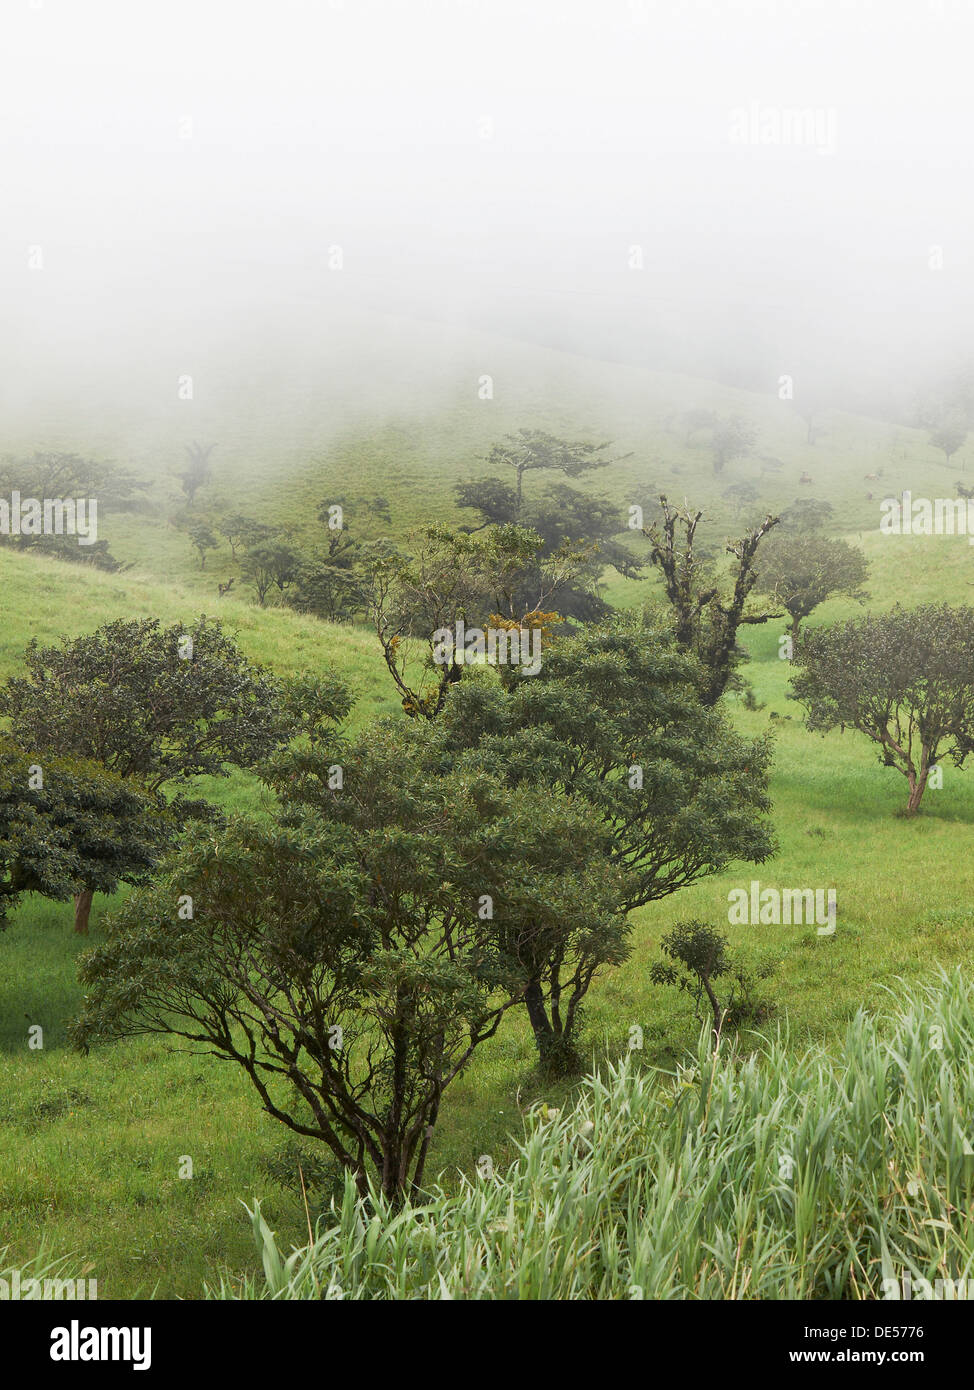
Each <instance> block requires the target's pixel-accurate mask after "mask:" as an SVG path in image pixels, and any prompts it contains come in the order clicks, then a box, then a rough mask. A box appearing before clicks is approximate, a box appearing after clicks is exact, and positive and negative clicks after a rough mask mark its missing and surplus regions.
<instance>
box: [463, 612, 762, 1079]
mask: <svg viewBox="0 0 974 1390" xmlns="http://www.w3.org/2000/svg"><path fill="white" fill-rule="evenodd" d="M699 684H700V671H699V666H698V663H697V662H696V661H695V659H694V658H693V657H692V656H689V655H687V654H686V653H684V652H682V651H680V650H679V648H678V647H677V646H676V644H675V642H674V639H673V636H672V634H671V633H669V632H668V631H666V630H665V629H662V628H654V627H650V626H647V625H645V624H641V623H638V622H637V621H635V620H634V619H633V618H631V617H628V616H627V617H626V618H625V619H619V620H617V621H615V622H612V623H610V624H605V625H601V626H598V627H588V628H586V630H585V631H584V633H581V634H579V635H577V636H570V637H565V638H559V639H558V640H557V641H555V642H554V643H552V645H551V646H550V648H549V650H548V653H547V655H546V657H545V661H544V664H543V666H542V669H541V671H540V672H539V673H538V674H537V675H536V676H519V675H517V674H515V677H514V680H513V682H512V684H511V686H510V688H509V689H504V688H503V687H501V686H500V685H499V684H498V683H497V682H496V681H493V680H490V679H489V678H488V677H487V676H486V675H485V676H482V677H478V678H475V679H471V680H469V681H464V682H463V684H462V685H459V686H456V687H455V688H454V689H453V690H452V691H451V692H450V696H449V699H448V700H447V702H446V704H445V707H444V710H443V714H442V716H441V721H440V722H441V726H442V733H443V737H444V740H445V746H446V749H447V750H450V751H451V752H452V755H453V756H466V755H467V754H468V753H469V752H470V751H471V750H475V751H476V753H477V756H478V758H479V760H480V762H481V765H482V766H484V767H486V768H491V769H497V770H498V771H499V772H501V773H502V774H503V776H504V777H505V778H506V779H507V780H508V781H509V782H510V783H511V784H512V785H513V786H517V787H520V786H525V785H527V786H533V787H543V788H548V789H550V790H551V792H552V794H554V793H556V792H561V793H564V794H565V795H566V796H569V797H572V798H574V799H575V800H577V801H579V802H584V803H587V804H588V805H589V806H590V807H591V808H592V810H593V811H594V813H595V814H596V816H597V817H598V819H599V820H600V822H601V823H602V825H603V826H604V828H605V830H606V832H607V838H606V841H605V845H606V867H607V869H611V870H617V871H619V872H620V873H621V874H622V876H623V885H622V898H621V902H622V906H623V907H624V908H625V909H626V911H629V910H631V909H633V908H636V907H642V906H644V905H645V904H647V903H650V902H656V901H658V900H660V899H661V898H664V897H668V896H669V895H670V894H671V893H675V892H677V891H678V890H679V889H681V888H684V887H686V886H687V885H689V884H691V883H694V882H696V881H697V880H698V879H700V878H702V877H705V876H706V875H708V874H711V873H715V872H718V871H719V870H720V869H721V868H722V867H724V866H725V865H726V864H727V863H729V862H730V861H731V860H734V859H743V860H747V861H749V862H752V863H762V862H763V861H764V860H765V859H767V858H768V857H769V856H770V854H771V853H772V852H773V849H774V840H773V836H772V834H771V832H770V829H769V827H768V825H767V822H766V820H765V816H766V813H767V812H768V810H769V809H770V801H769V798H768V770H769V766H770V759H771V752H770V745H769V744H768V743H767V742H766V741H764V740H756V741H754V742H750V741H748V740H745V739H742V738H740V737H739V736H738V735H737V734H736V733H735V732H734V731H733V729H732V728H731V726H730V724H729V723H728V721H727V720H726V719H725V717H724V716H723V714H722V713H721V712H719V711H718V710H715V709H708V708H706V707H705V706H704V705H703V704H702V703H701V700H700V695H699ZM589 983H590V979H589V977H588V974H587V967H586V966H585V965H584V960H583V954H582V953H576V955H575V958H574V960H569V959H568V958H566V956H565V955H564V954H563V953H561V952H560V951H559V950H557V949H552V950H550V951H547V952H546V953H540V952H539V953H538V954H537V955H536V956H535V958H534V966H533V970H532V973H531V976H530V980H529V983H528V987H527V989H526V991H525V1004H526V1007H527V1010H528V1015H529V1018H530V1020H531V1026H532V1029H533V1030H534V1034H535V1041H536V1044H537V1047H538V1052H539V1055H540V1057H541V1059H542V1062H544V1061H545V1060H546V1058H547V1057H548V1056H554V1057H555V1058H558V1057H559V1054H562V1055H563V1056H564V1055H567V1056H568V1058H569V1059H571V1056H572V1045H573V1036H572V1028H571V1026H570V1024H568V1023H567V1022H566V1018H565V1009H564V1005H565V1002H566V1000H568V999H571V1000H574V1001H576V1002H575V1010H576V1012H577V1008H578V1003H579V1002H580V1000H581V999H582V998H583V997H584V994H585V992H586V990H587V988H588V984H589Z"/></svg>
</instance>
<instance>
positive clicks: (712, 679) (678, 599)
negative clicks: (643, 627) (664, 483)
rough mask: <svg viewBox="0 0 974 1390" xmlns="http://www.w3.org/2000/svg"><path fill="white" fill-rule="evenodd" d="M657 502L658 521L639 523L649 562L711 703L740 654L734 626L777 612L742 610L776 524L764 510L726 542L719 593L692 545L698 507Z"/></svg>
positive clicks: (678, 636)
mask: <svg viewBox="0 0 974 1390" xmlns="http://www.w3.org/2000/svg"><path fill="white" fill-rule="evenodd" d="M660 507H661V509H662V513H663V522H662V526H660V525H659V524H658V523H657V522H654V523H653V525H652V526H650V527H648V528H646V527H644V528H643V534H644V535H645V536H647V538H648V539H649V540H650V542H651V543H652V550H651V554H650V558H651V560H652V562H653V564H654V565H658V566H659V568H660V569H661V570H662V573H663V583H664V587H665V592H666V598H667V601H668V603H669V605H670V609H671V614H672V619H673V625H674V631H675V633H676V640H677V642H678V643H679V644H680V646H681V647H682V648H683V650H684V651H687V652H692V653H693V654H694V655H695V656H696V657H697V658H698V659H699V661H700V663H701V665H702V667H703V672H702V686H701V698H702V699H703V702H704V704H705V705H708V706H709V705H715V704H716V703H717V701H718V700H719V699H720V697H721V695H723V693H724V691H725V690H726V689H727V685H728V683H729V681H730V680H731V677H732V675H733V671H734V668H735V666H736V665H738V664H739V662H740V661H741V659H742V655H743V654H742V653H741V652H740V650H739V649H738V647H737V633H738V629H739V628H740V627H742V626H744V625H747V624H753V623H766V622H768V621H769V620H770V619H771V618H776V617H780V616H781V615H780V614H778V613H755V612H749V611H747V610H746V603H747V599H748V596H749V594H750V592H751V590H752V589H753V588H754V585H755V583H756V582H757V577H758V576H757V572H756V570H755V568H754V560H755V556H756V555H757V552H758V547H759V545H760V544H761V541H762V540H763V538H764V537H765V536H766V535H767V534H768V532H769V531H770V530H771V529H772V528H773V527H775V526H777V525H778V517H775V516H768V517H767V518H766V519H765V520H764V521H763V522H762V523H761V525H760V526H756V527H754V528H752V529H751V530H750V531H748V532H747V533H746V534H745V535H744V536H742V537H741V539H740V540H739V541H733V542H728V543H727V545H726V547H725V549H726V551H727V554H728V555H731V556H733V557H734V559H735V560H736V562H737V563H736V565H735V566H734V568H733V569H732V572H731V581H732V583H731V589H730V593H729V594H728V595H727V596H726V597H725V596H723V595H722V594H721V588H720V584H719V581H718V580H717V578H716V577H715V576H714V573H713V568H712V566H711V565H710V564H709V563H708V561H707V560H706V558H705V557H703V556H701V554H700V550H699V547H698V545H697V526H698V525H699V523H700V520H701V518H702V516H703V512H691V511H690V509H689V507H688V506H687V505H686V504H684V506H683V508H682V509H677V508H675V507H671V506H670V505H669V503H668V502H667V499H666V497H665V496H661V497H660ZM678 527H681V528H682V531H683V536H682V539H680V538H678V536H677V528H678Z"/></svg>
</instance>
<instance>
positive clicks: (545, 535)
mask: <svg viewBox="0 0 974 1390" xmlns="http://www.w3.org/2000/svg"><path fill="white" fill-rule="evenodd" d="M608 447H609V446H608V445H607V444H584V443H577V442H570V441H568V440H563V439H557V438H556V437H555V436H554V435H551V434H547V433H546V432H545V431H543V430H519V431H518V433H517V434H516V435H508V436H506V438H505V439H504V440H503V441H502V442H501V443H499V444H495V445H494V446H493V448H492V449H491V451H490V453H489V455H488V458H487V462H488V463H490V464H494V465H497V466H501V467H505V468H512V469H513V470H514V473H515V483H514V485H513V486H512V485H510V484H509V483H507V482H506V481H505V480H504V479H503V478H499V477H496V476H491V477H486V478H480V479H478V480H477V481H475V482H464V483H459V484H458V485H457V487H456V494H457V502H458V505H459V506H461V507H467V508H471V509H473V510H475V511H477V512H479V513H480V517H481V521H480V524H479V525H478V526H470V527H464V528H463V529H464V530H466V531H481V530H483V529H485V528H486V527H488V526H495V527H500V526H505V525H511V524H517V525H519V526H523V527H527V528H529V529H530V530H532V531H534V532H536V533H537V534H538V535H539V536H540V537H541V540H542V546H541V548H540V550H539V552H538V565H537V566H535V567H534V568H532V569H531V570H526V571H525V573H524V575H523V576H522V579H521V588H520V590H519V591H518V593H517V596H516V597H517V602H518V603H519V604H520V605H521V606H522V607H524V608H530V607H532V606H533V607H538V606H540V605H538V604H536V603H533V601H532V595H533V593H534V591H535V590H536V589H537V587H538V582H539V575H540V567H541V565H542V564H543V563H544V561H545V560H547V559H549V558H550V557H551V556H553V555H555V554H557V553H558V552H559V551H560V550H561V549H562V548H563V547H564V546H565V545H571V546H573V547H575V548H576V550H577V551H579V554H580V558H581V552H582V550H583V549H584V550H585V551H586V552H587V553H586V555H585V558H584V562H583V563H580V564H579V567H578V574H577V577H576V579H575V581H574V582H572V583H566V584H565V585H564V586H563V587H562V590H561V592H560V593H559V601H558V608H559V611H560V612H561V613H562V614H563V615H564V616H565V617H570V618H576V619H580V620H584V621H589V620H593V619H597V618H601V617H605V616H607V614H608V612H609V609H608V605H607V604H605V603H604V602H603V601H602V599H601V598H599V596H598V592H597V588H598V582H599V578H600V575H601V573H602V570H603V569H604V567H605V566H606V565H613V566H615V568H616V569H617V570H618V571H619V573H620V574H622V575H624V576H625V577H626V578H635V577H636V576H638V575H639V573H640V572H641V570H642V562H641V561H640V560H639V558H638V556H636V555H634V554H633V553H632V551H630V550H629V549H628V548H627V547H626V546H625V545H623V544H622V543H621V542H620V541H618V540H616V539H615V537H616V536H617V535H618V534H619V532H620V531H621V530H622V529H623V518H622V516H621V514H620V508H619V505H618V503H616V502H612V501H610V500H609V499H607V498H604V497H595V496H593V495H591V494H590V493H588V492H581V491H579V489H577V488H573V487H569V486H568V484H567V483H565V482H556V483H549V484H548V486H547V488H546V489H545V490H544V491H543V492H542V493H541V494H540V495H539V496H537V497H534V498H526V497H525V496H524V489H523V484H524V475H525V473H529V472H539V471H553V472H557V473H561V474H563V475H564V476H565V477H569V478H576V477H579V476H581V475H582V474H583V473H586V472H589V471H590V470H592V469H595V468H604V467H606V466H607V465H608V464H610V463H614V462H617V461H618V460H616V459H613V458H611V457H607V456H606V454H605V450H606V449H607V448H608Z"/></svg>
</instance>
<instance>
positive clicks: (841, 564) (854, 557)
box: [755, 531, 869, 642]
mask: <svg viewBox="0 0 974 1390" xmlns="http://www.w3.org/2000/svg"><path fill="white" fill-rule="evenodd" d="M760 565H761V572H760V574H759V576H758V582H757V584H756V585H755V588H756V589H757V590H758V591H759V592H761V593H765V594H770V595H771V596H772V598H773V599H774V601H775V602H776V603H780V604H781V606H782V608H784V609H785V611H786V612H787V613H788V615H789V617H790V618H791V635H792V640H793V641H795V642H797V640H798V634H799V631H800V629H801V625H802V622H803V621H804V620H805V619H806V618H807V617H809V615H810V614H811V613H813V612H814V611H815V609H816V608H817V607H818V605H819V604H820V603H824V602H825V600H826V599H829V598H833V597H835V596H836V595H838V594H844V595H846V596H847V597H848V598H852V599H855V600H856V601H857V602H859V603H861V602H863V601H864V600H865V599H866V598H868V594H867V593H866V592H865V589H864V588H863V585H864V584H865V582H866V577H867V575H868V573H869V566H868V564H867V563H866V557H865V556H864V555H863V553H862V551H861V550H856V548H855V546H852V545H849V543H848V541H841V540H829V539H828V538H827V537H825V536H820V535H814V534H808V533H806V534H800V535H795V534H793V533H790V532H786V531H778V532H776V533H775V534H774V535H773V536H770V537H769V539H768V542H767V544H766V545H765V546H764V547H763V548H762V550H761V561H760Z"/></svg>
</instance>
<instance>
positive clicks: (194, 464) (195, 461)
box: [179, 440, 216, 504]
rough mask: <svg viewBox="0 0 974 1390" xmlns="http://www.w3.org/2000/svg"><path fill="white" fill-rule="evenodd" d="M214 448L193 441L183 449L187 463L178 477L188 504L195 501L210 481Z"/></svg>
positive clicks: (212, 445) (210, 445)
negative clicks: (211, 458)
mask: <svg viewBox="0 0 974 1390" xmlns="http://www.w3.org/2000/svg"><path fill="white" fill-rule="evenodd" d="M215 448H216V445H215V444H197V443H196V441H195V440H194V441H193V443H192V444H187V445H186V447H185V454H186V457H187V459H188V463H187V466H186V468H185V470H184V471H183V472H182V473H180V475H179V477H180V481H181V482H182V485H183V492H185V494H186V497H187V500H188V501H189V503H190V504H192V503H193V501H194V500H195V497H196V494H197V492H199V490H200V488H201V487H204V486H205V485H206V484H207V483H208V482H209V481H210V476H211V472H212V470H211V468H210V455H211V454H212V452H213V450H214V449H215Z"/></svg>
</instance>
